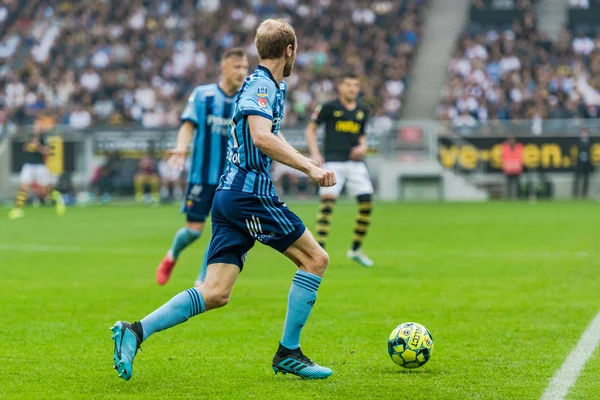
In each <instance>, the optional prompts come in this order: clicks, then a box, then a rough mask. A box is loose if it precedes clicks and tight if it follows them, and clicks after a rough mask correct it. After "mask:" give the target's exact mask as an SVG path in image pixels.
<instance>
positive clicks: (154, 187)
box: [148, 174, 160, 204]
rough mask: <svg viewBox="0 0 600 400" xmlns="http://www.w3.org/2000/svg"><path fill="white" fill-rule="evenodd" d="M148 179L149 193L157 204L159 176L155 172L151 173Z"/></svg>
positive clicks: (158, 200)
mask: <svg viewBox="0 0 600 400" xmlns="http://www.w3.org/2000/svg"><path fill="white" fill-rule="evenodd" d="M148 179H149V181H150V195H151V196H152V201H153V202H154V203H156V204H158V203H160V178H159V176H158V175H157V174H152V175H150V176H149V178H148Z"/></svg>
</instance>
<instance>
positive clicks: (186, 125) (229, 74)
mask: <svg viewBox="0 0 600 400" xmlns="http://www.w3.org/2000/svg"><path fill="white" fill-rule="evenodd" d="M246 75H248V58H247V57H246V54H245V52H244V50H243V49H241V48H233V49H229V50H226V51H225V52H224V53H223V55H222V57H221V79H220V80H219V82H218V83H213V84H210V85H201V86H198V87H196V88H195V89H194V91H193V92H192V94H191V95H190V98H189V99H188V103H187V105H186V107H185V109H184V111H183V114H182V115H181V121H182V124H181V128H180V129H179V133H178V134H177V145H176V148H175V149H174V150H172V151H171V157H170V159H169V161H168V162H169V164H170V165H171V166H173V167H175V168H176V169H177V170H179V171H181V170H182V169H183V165H184V163H185V154H186V152H187V149H188V146H189V145H190V142H191V141H192V137H193V147H192V154H191V165H190V170H189V176H188V185H187V191H186V195H185V199H184V204H183V207H182V210H181V211H182V212H183V213H185V214H186V220H187V221H186V226H184V227H182V228H180V229H179V230H178V231H177V233H176V234H175V237H174V238H173V243H172V245H171V248H170V249H169V251H168V252H167V254H166V255H165V257H164V258H163V259H162V261H161V263H160V265H159V266H158V268H157V270H156V282H157V283H158V284H159V285H164V284H165V283H167V281H168V280H169V278H170V277H171V273H172V272H173V268H175V264H176V263H177V258H178V257H179V255H180V254H181V252H182V251H183V249H185V248H186V247H188V246H189V245H191V244H192V243H193V242H195V241H196V240H197V239H198V238H200V235H201V234H202V230H203V229H204V221H205V219H206V217H207V216H208V214H209V212H210V209H211V208H212V203H213V198H214V195H215V192H216V190H217V185H218V183H219V178H220V177H221V175H222V174H223V171H224V170H225V160H226V157H227V130H228V128H229V124H230V120H231V115H232V113H233V106H234V105H235V102H236V100H237V95H238V91H239V90H240V86H242V83H244V79H245V77H246ZM207 256H208V251H205V254H204V260H203V262H202V267H201V270H200V274H199V275H198V279H197V281H196V282H197V283H201V282H202V281H203V280H204V277H205V274H206V259H207Z"/></svg>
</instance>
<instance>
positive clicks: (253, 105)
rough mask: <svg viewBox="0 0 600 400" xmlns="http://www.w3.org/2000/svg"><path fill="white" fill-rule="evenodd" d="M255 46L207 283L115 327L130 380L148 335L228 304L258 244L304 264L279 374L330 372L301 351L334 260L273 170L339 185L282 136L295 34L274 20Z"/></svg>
mask: <svg viewBox="0 0 600 400" xmlns="http://www.w3.org/2000/svg"><path fill="white" fill-rule="evenodd" d="M255 43H256V49H257V50H258V55H259V59H260V66H259V67H258V69H257V70H256V71H254V73H253V74H252V75H251V76H250V77H248V78H246V81H245V83H244V85H243V86H242V89H241V90H240V95H239V98H238V100H237V103H236V107H235V110H234V116H233V121H232V127H231V128H230V130H229V148H228V162H227V171H226V173H225V175H224V176H223V178H222V179H221V182H220V185H219V188H218V190H217V193H216V195H215V199H214V203H213V209H212V221H213V237H212V240H211V243H210V247H209V255H208V271H207V274H206V280H205V281H204V283H203V284H201V285H198V286H196V287H193V288H191V289H188V290H185V291H183V292H181V293H179V294H178V295H176V296H175V297H173V298H172V299H171V300H170V301H169V302H167V303H166V304H164V305H163V306H162V307H160V308H159V309H157V310H156V311H154V312H153V313H151V314H150V315H148V316H147V317H145V318H143V319H142V320H141V321H137V322H134V323H133V324H131V323H129V322H125V321H118V322H116V323H115V325H114V326H113V327H112V328H111V330H112V332H113V336H112V337H113V340H114V368H115V369H117V372H118V373H119V376H120V377H122V378H123V379H130V378H131V374H132V366H133V359H134V357H135V354H136V352H137V349H138V348H139V346H140V344H141V343H142V342H143V341H144V340H146V339H148V337H149V336H151V335H152V334H154V333H156V332H159V331H162V330H164V329H168V328H171V327H173V326H175V325H177V324H180V323H182V322H185V321H187V320H188V319H189V318H191V317H193V316H195V315H197V314H201V313H203V312H206V311H208V310H212V309H215V308H219V307H223V306H224V305H226V304H227V303H228V301H229V297H230V296H231V292H232V289H233V286H234V284H235V281H236V280H237V278H238V276H239V274H240V272H241V271H242V268H243V266H244V261H245V258H246V253H247V252H248V251H249V250H250V249H251V248H252V246H253V245H254V243H255V241H256V240H258V241H259V242H261V243H263V244H266V245H268V246H270V247H272V248H274V249H275V250H277V251H279V252H281V253H283V254H284V255H286V256H287V257H288V258H289V259H290V260H291V261H292V262H294V263H295V264H296V266H297V267H298V271H297V272H296V275H295V276H294V279H293V281H292V285H291V288H290V291H289V297H288V308H287V315H286V319H285V325H284V330H283V336H282V338H281V341H280V343H279V348H278V349H277V352H276V354H275V356H274V358H273V361H272V366H273V370H274V371H275V373H277V372H283V373H284V374H285V373H291V374H294V375H298V376H300V377H302V378H309V379H315V378H327V377H328V376H329V375H331V370H330V369H329V368H325V367H322V366H319V365H317V364H315V363H313V362H312V361H311V360H310V359H309V358H308V357H306V356H305V355H304V354H303V353H302V350H300V333H301V331H302V328H303V327H304V325H305V324H306V321H307V320H308V317H309V315H310V312H311V310H312V308H313V305H314V304H315V300H316V297H317V289H318V288H319V285H320V284H321V279H322V277H323V275H324V273H325V269H326V268H327V264H328V263H329V256H328V255H327V253H326V252H325V250H324V249H323V248H322V247H321V246H319V244H318V243H317V242H316V240H315V238H314V237H313V235H312V234H311V233H310V232H309V231H308V230H307V229H306V228H305V226H304V224H303V223H302V221H300V219H299V218H298V217H297V216H296V215H295V214H294V213H292V212H291V211H290V210H289V209H288V208H287V206H286V205H285V204H284V203H282V202H281V201H280V200H279V198H278V197H277V196H276V195H275V192H274V190H273V183H272V182H271V178H270V176H269V172H268V169H269V165H270V163H271V160H272V159H274V160H276V161H279V162H281V163H283V164H285V165H288V166H290V167H292V168H294V169H297V170H300V171H302V172H304V173H305V174H307V175H308V176H309V177H310V178H311V179H313V180H314V181H316V182H318V184H319V185H320V186H333V185H334V184H335V183H336V182H335V175H334V174H333V172H331V171H326V170H324V169H321V168H320V167H318V166H317V165H316V163H314V162H312V161H311V160H309V159H308V158H306V157H304V156H303V155H301V154H300V153H299V152H297V151H296V150H294V148H293V147H291V146H290V145H289V144H288V143H287V142H286V141H285V139H283V136H282V135H281V133H280V132H279V128H280V124H281V119H282V117H283V104H284V100H285V91H286V85H285V83H284V82H283V78H284V77H287V76H289V75H290V74H291V72H292V69H293V66H294V61H295V60H296V52H297V50H296V49H297V48H298V44H297V40H296V35H295V33H294V29H293V28H292V27H291V26H290V25H289V24H288V23H287V22H286V21H284V20H278V19H268V20H266V21H264V22H263V23H262V24H261V25H260V26H259V27H258V30H257V32H256V39H255ZM236 354H237V353H235V352H233V353H232V356H235V355H236Z"/></svg>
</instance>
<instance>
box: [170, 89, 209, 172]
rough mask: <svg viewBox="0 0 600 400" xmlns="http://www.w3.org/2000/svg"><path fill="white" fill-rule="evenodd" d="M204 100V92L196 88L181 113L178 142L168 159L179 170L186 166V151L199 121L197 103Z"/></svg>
mask: <svg viewBox="0 0 600 400" xmlns="http://www.w3.org/2000/svg"><path fill="white" fill-rule="evenodd" d="M202 101H203V97H202V94H201V93H200V92H199V90H198V89H195V90H194V92H192V94H191V95H190V97H189V99H188V102H187V105H186V106H185V109H184V110H183V113H182V114H181V121H182V124H181V126H180V127H179V132H177V144H176V145H175V148H174V149H173V150H171V151H169V153H170V154H171V158H169V161H168V163H169V165H170V166H172V167H173V168H175V169H177V170H178V171H181V170H182V169H183V167H184V164H185V153H186V152H187V149H188V147H189V145H190V143H191V142H192V138H193V137H194V130H195V129H196V126H197V125H198V123H199V121H198V114H197V112H196V108H197V103H198V102H200V103H201V102H202Z"/></svg>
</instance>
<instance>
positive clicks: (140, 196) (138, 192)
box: [133, 172, 146, 203]
mask: <svg viewBox="0 0 600 400" xmlns="http://www.w3.org/2000/svg"><path fill="white" fill-rule="evenodd" d="M133 186H134V189H135V201H137V202H138V203H141V202H143V201H144V187H145V186H146V175H145V174H143V173H141V172H140V173H137V174H135V176H134V177H133Z"/></svg>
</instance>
